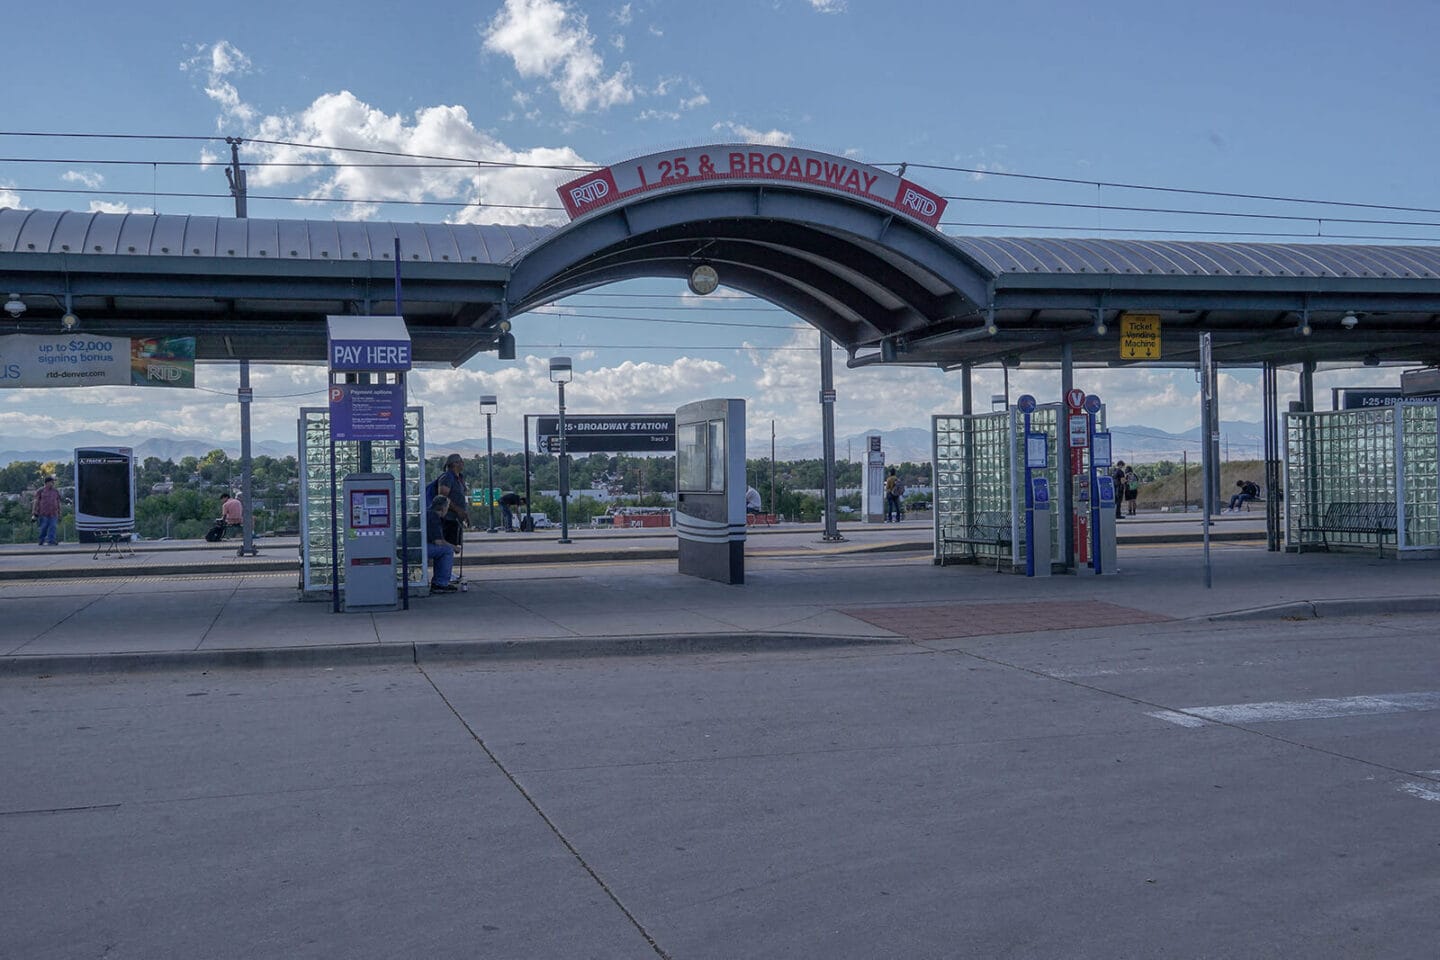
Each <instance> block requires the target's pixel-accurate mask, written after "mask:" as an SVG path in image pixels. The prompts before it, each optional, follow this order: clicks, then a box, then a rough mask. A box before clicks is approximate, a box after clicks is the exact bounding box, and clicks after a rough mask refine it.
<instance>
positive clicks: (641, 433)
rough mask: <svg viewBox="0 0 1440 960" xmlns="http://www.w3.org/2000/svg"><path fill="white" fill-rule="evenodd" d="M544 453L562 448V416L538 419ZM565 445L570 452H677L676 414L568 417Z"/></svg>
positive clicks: (538, 438)
mask: <svg viewBox="0 0 1440 960" xmlns="http://www.w3.org/2000/svg"><path fill="white" fill-rule="evenodd" d="M535 436H536V442H537V444H538V446H539V448H540V450H541V451H542V452H549V453H556V452H558V451H559V449H560V418H559V417H552V416H543V417H536V418H535ZM565 446H566V447H567V448H569V452H570V453H674V452H675V415H674V414H664V413H659V414H643V413H642V414H601V415H599V416H583V417H568V416H567V417H566V418H565Z"/></svg>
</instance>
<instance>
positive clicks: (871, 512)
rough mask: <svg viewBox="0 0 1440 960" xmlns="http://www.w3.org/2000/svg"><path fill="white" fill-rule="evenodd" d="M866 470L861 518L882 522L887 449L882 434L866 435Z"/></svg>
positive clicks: (861, 497) (862, 480) (862, 477)
mask: <svg viewBox="0 0 1440 960" xmlns="http://www.w3.org/2000/svg"><path fill="white" fill-rule="evenodd" d="M865 448H866V449H865V472H864V473H862V474H860V514H861V517H860V519H862V520H864V521H865V522H866V523H881V522H883V521H884V519H885V451H884V450H882V449H881V448H880V436H879V435H878V434H873V433H872V434H869V435H867V436H866V437H865Z"/></svg>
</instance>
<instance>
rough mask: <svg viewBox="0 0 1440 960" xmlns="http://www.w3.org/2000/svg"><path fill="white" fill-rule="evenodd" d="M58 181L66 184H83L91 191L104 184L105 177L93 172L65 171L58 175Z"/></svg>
mask: <svg viewBox="0 0 1440 960" xmlns="http://www.w3.org/2000/svg"><path fill="white" fill-rule="evenodd" d="M60 179H61V180H63V181H65V182H66V183H83V184H84V185H85V186H86V187H88V188H89V189H91V190H96V189H99V187H100V186H101V185H102V184H103V183H104V182H105V177H104V176H103V175H102V174H98V173H95V172H94V171H93V170H66V171H65V172H64V173H63V174H61V175H60Z"/></svg>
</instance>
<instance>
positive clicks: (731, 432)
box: [675, 400, 745, 583]
mask: <svg viewBox="0 0 1440 960" xmlns="http://www.w3.org/2000/svg"><path fill="white" fill-rule="evenodd" d="M675 532H676V535H677V536H678V538H679V553H680V572H681V573H683V574H687V575H688V576H692V577H703V578H704V579H707V580H718V581H720V582H721V583H744V582H745V401H744V400H700V401H697V402H695V403H687V404H686V405H685V406H683V407H681V408H680V409H678V410H676V411H675Z"/></svg>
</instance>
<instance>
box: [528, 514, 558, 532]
mask: <svg viewBox="0 0 1440 960" xmlns="http://www.w3.org/2000/svg"><path fill="white" fill-rule="evenodd" d="M533 516H534V518H535V529H536V530H546V529H549V528H550V527H553V526H555V521H554V520H551V519H550V518H549V517H547V516H545V514H543V513H537V514H534V515H533Z"/></svg>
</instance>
